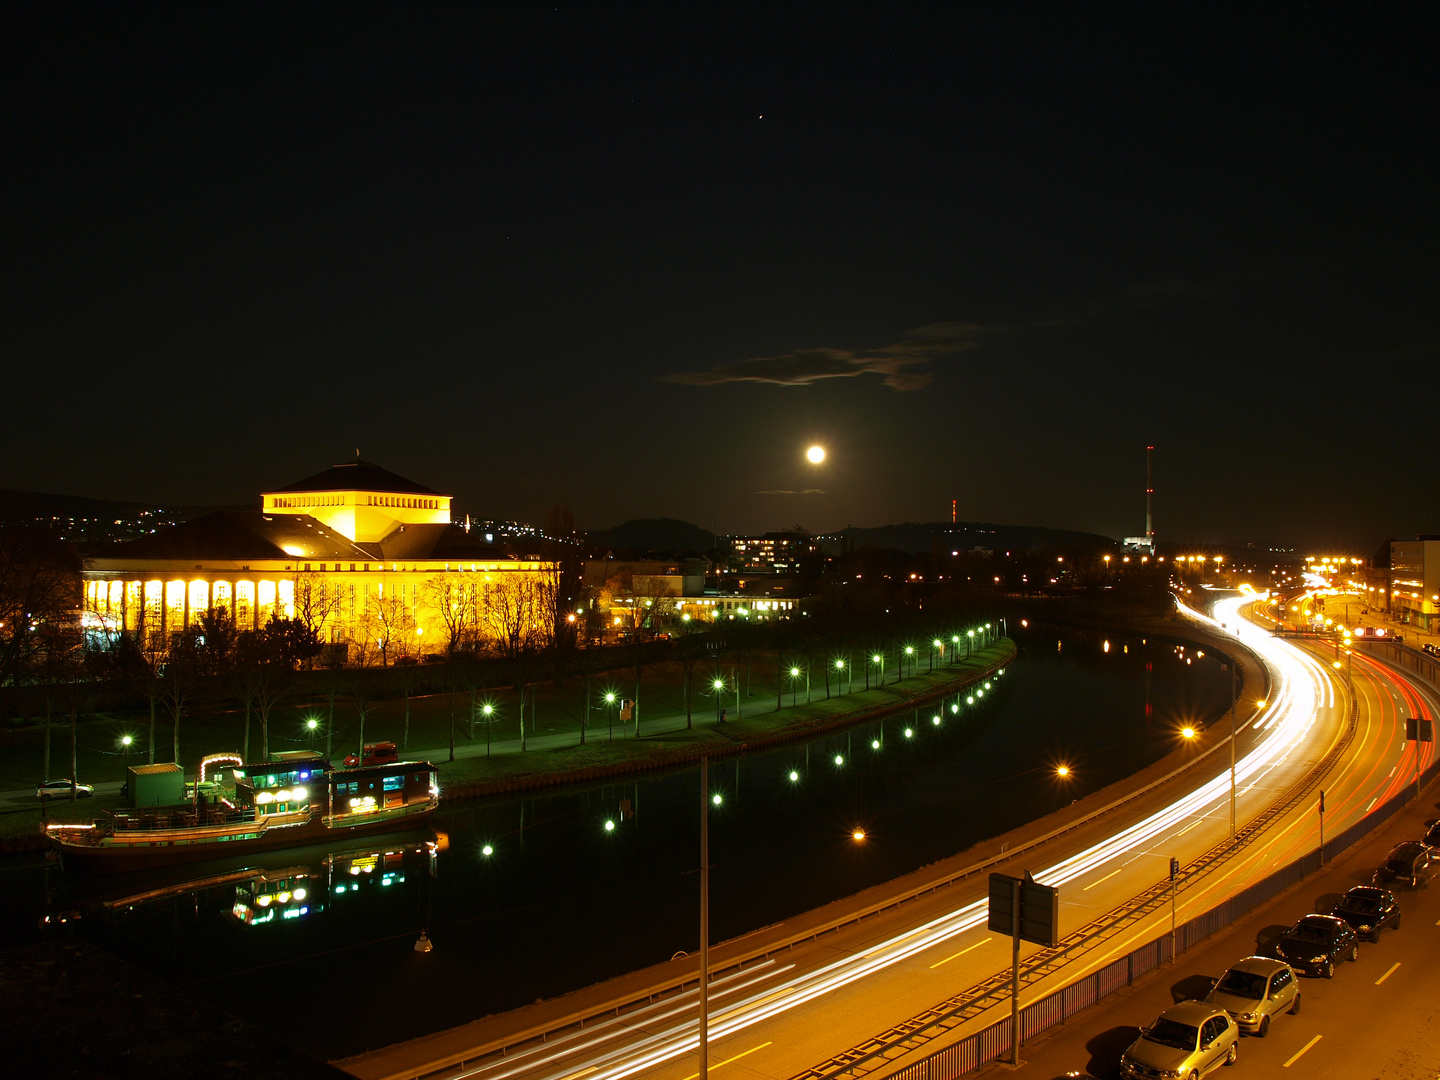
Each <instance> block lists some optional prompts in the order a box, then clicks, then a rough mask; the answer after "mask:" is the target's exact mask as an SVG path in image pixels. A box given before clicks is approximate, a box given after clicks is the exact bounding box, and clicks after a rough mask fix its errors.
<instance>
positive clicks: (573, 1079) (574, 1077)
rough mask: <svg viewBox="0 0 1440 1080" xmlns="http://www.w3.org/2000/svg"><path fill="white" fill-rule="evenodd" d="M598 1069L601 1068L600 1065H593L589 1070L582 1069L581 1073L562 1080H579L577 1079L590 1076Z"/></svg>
mask: <svg viewBox="0 0 1440 1080" xmlns="http://www.w3.org/2000/svg"><path fill="white" fill-rule="evenodd" d="M598 1068H600V1066H599V1065H591V1066H590V1067H589V1068H588V1069H581V1070H580V1071H579V1072H573V1073H571V1074H570V1075H569V1076H566V1077H562V1080H577V1077H581V1076H589V1075H590V1074H591V1073H592V1072H594V1071H595V1070H596V1069H598Z"/></svg>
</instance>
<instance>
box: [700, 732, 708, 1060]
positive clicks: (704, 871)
mask: <svg viewBox="0 0 1440 1080" xmlns="http://www.w3.org/2000/svg"><path fill="white" fill-rule="evenodd" d="M709 789H710V758H709V757H708V756H706V755H704V754H702V755H701V756H700V1072H699V1074H698V1080H708V1076H709V1069H710V1064H709V1057H710V1047H709V1040H710V790H709Z"/></svg>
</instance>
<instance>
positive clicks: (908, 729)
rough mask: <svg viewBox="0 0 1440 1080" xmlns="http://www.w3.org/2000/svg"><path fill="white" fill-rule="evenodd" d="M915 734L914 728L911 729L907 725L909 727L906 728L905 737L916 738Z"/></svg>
mask: <svg viewBox="0 0 1440 1080" xmlns="http://www.w3.org/2000/svg"><path fill="white" fill-rule="evenodd" d="M914 736H915V732H914V731H913V730H912V729H910V728H908V727H907V728H906V729H905V738H907V739H910V738H914Z"/></svg>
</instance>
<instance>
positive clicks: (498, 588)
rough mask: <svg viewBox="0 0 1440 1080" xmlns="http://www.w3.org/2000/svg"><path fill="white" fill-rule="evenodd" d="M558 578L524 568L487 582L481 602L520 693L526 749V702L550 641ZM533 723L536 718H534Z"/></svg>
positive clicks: (483, 615)
mask: <svg viewBox="0 0 1440 1080" xmlns="http://www.w3.org/2000/svg"><path fill="white" fill-rule="evenodd" d="M554 589H555V581H554V579H553V576H551V575H543V574H534V573H528V572H524V571H520V572H513V573H507V574H504V575H502V576H501V577H500V578H499V580H497V581H492V582H490V583H488V584H486V586H485V588H484V592H483V603H482V605H481V609H480V611H481V619H482V621H483V623H484V626H485V628H486V630H487V631H489V636H490V637H491V639H492V641H493V643H494V647H495V650H496V652H497V653H499V654H500V656H501V658H502V659H503V660H504V661H505V664H506V667H507V668H508V669H509V671H510V675H511V678H512V681H513V683H514V686H515V689H516V691H517V692H518V693H519V695H520V715H519V720H520V749H521V750H522V751H523V750H525V749H526V748H527V745H528V744H527V742H526V736H525V705H526V703H527V701H529V702H530V704H531V706H532V712H533V704H534V701H533V695H532V694H531V693H530V684H531V681H532V676H533V674H534V666H535V660H536V657H537V656H538V654H539V652H540V650H541V649H543V648H545V646H546V645H548V644H549V643H550V640H551V637H550V634H551V631H552V628H553V626H552V623H551V620H550V615H551V613H552V612H553V609H554V602H555V601H554ZM531 725H532V727H533V725H534V717H533V715H532V717H531Z"/></svg>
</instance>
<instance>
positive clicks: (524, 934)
mask: <svg viewBox="0 0 1440 1080" xmlns="http://www.w3.org/2000/svg"><path fill="white" fill-rule="evenodd" d="M1106 640H1107V635H1094V636H1087V635H1083V634H1076V633H1074V632H1064V633H1061V632H1056V631H1054V630H1050V629H1047V628H1044V627H1034V626H1032V627H1031V628H1029V629H1028V630H1027V631H1025V632H1024V634H1023V636H1022V637H1021V638H1020V639H1019V642H1020V645H1021V653H1020V656H1019V657H1018V659H1017V660H1016V662H1015V663H1014V664H1013V665H1012V666H1011V668H1010V669H1009V670H1008V671H1007V672H1006V673H1005V675H1004V676H1002V677H999V678H996V679H993V680H992V686H991V688H990V690H989V691H988V692H987V693H986V694H985V695H984V696H983V697H977V699H976V702H975V704H973V705H972V704H967V703H966V701H965V698H966V697H969V696H970V695H969V694H968V693H967V695H965V696H964V697H962V698H960V699H959V700H958V701H953V700H952V701H947V702H945V703H941V704H939V705H936V706H932V707H927V708H925V709H923V710H911V711H907V712H904V713H901V714H898V715H896V716H892V717H890V718H887V719H886V720H885V721H884V722H883V723H876V724H871V725H866V726H863V727H857V728H854V729H852V730H850V731H847V732H842V733H839V734H833V735H830V736H827V737H824V738H821V739H817V740H815V741H814V742H811V743H809V744H807V745H796V746H791V747H786V748H783V749H779V750H775V751H772V752H769V753H765V754H757V755H754V756H748V757H736V758H732V759H726V760H721V761H717V762H714V763H713V764H712V765H711V768H710V784H711V789H712V791H714V792H715V793H716V794H718V795H719V796H720V802H719V804H718V805H717V806H714V807H713V808H712V811H711V823H712V824H711V834H710V836H711V859H712V864H713V867H714V869H713V872H712V875H711V889H712V893H711V928H712V935H713V938H714V940H716V941H719V940H724V939H725V938H729V937H734V936H737V935H739V934H743V933H747V932H749V931H751V930H754V929H757V928H759V927H761V926H765V925H769V924H771V923H774V922H777V921H780V920H783V919H785V918H787V917H790V916H793V915H795V914H797V913H799V912H802V911H805V910H808V909H810V908H812V907H816V906H818V905H820V904H823V903H826V902H828V901H831V900H834V899H837V898H839V897H843V896H846V895H849V894H851V893H854V892H857V891H859V890H861V889H863V888H866V887H868V886H870V885H873V884H877V883H879V882H882V881H885V880H887V879H889V878H892V877H895V876H897V875H899V874H903V873H906V872H908V871H910V870H913V869H915V868H917V867H920V866H923V865H925V864H927V863H930V862H934V861H936V860H938V859H941V858H945V857H947V856H949V855H953V854H955V853H956V852H958V851H962V850H964V849H966V848H968V847H970V846H971V845H973V844H976V843H978V842H980V841H982V840H984V839H986V838H988V837H992V836H997V835H999V834H1001V833H1004V832H1006V831H1008V830H1009V829H1011V828H1014V827H1016V826H1018V825H1020V824H1023V823H1024V822H1025V821H1027V820H1032V819H1034V818H1036V817H1039V816H1042V815H1043V814H1045V813H1047V812H1049V811H1051V810H1053V809H1057V808H1059V807H1061V806H1064V805H1065V804H1067V803H1069V802H1070V801H1072V800H1073V799H1075V798H1078V797H1081V796H1083V795H1085V794H1086V793H1088V792H1091V791H1094V790H1096V789H1098V788H1100V787H1103V786H1104V785H1106V784H1108V783H1110V782H1112V781H1114V780H1116V779H1119V778H1121V777H1123V776H1126V775H1128V774H1130V773H1132V772H1135V771H1136V770H1138V769H1140V768H1143V767H1144V766H1145V765H1147V764H1149V763H1150V762H1152V761H1154V760H1156V759H1157V758H1159V757H1161V756H1163V755H1164V754H1165V753H1167V752H1169V751H1170V750H1171V749H1173V748H1174V746H1175V744H1176V735H1175V732H1176V729H1177V728H1179V727H1180V726H1181V725H1182V724H1183V723H1194V722H1201V723H1203V722H1204V720H1205V719H1206V718H1213V717H1215V716H1217V715H1219V714H1220V713H1221V712H1222V711H1223V710H1224V708H1226V707H1227V706H1228V704H1229V686H1230V683H1229V677H1228V675H1227V674H1224V673H1222V672H1221V670H1220V661H1219V660H1218V659H1217V658H1215V657H1213V656H1210V657H1206V658H1204V659H1203V660H1202V659H1200V658H1198V657H1196V656H1195V655H1194V652H1193V651H1192V650H1187V651H1186V652H1185V654H1184V655H1182V654H1181V653H1180V651H1179V650H1177V649H1176V648H1175V647H1174V645H1173V644H1166V643H1162V642H1160V641H1157V640H1155V639H1151V640H1150V641H1149V642H1148V643H1147V644H1141V641H1140V639H1139V638H1138V637H1135V638H1129V639H1126V638H1121V637H1120V636H1118V635H1115V634H1110V635H1108V641H1109V645H1110V647H1109V649H1108V650H1107V649H1106V648H1105V643H1106ZM1187 661H1189V663H1187ZM952 704H958V705H959V709H958V711H952V709H951V708H950V706H951V705H952ZM936 716H939V717H940V723H939V724H936V723H935V722H934V720H935V717H936ZM907 729H909V731H910V732H911V734H910V735H909V736H908V737H907V736H906V734H905V732H906V730H907ZM1062 764H1063V765H1065V766H1066V767H1067V768H1068V769H1069V770H1070V775H1069V776H1068V777H1066V778H1064V779H1062V778H1060V777H1059V776H1058V775H1057V767H1058V766H1060V765H1062ZM442 784H443V769H442ZM696 785H697V778H696V770H695V769H688V770H685V771H682V772H678V773H674V774H670V775H664V776H651V777H645V778H643V779H639V780H635V781H630V782H626V783H621V784H611V785H604V786H598V787H594V788H589V789H585V790H578V791H563V792H556V793H548V794H541V795H535V796H532V797H527V798H509V799H504V800H494V801H488V802H474V803H469V804H462V805H457V806H454V807H448V808H446V809H445V810H443V811H442V813H441V814H440V815H438V816H437V818H436V822H435V826H436V829H438V830H440V831H441V832H442V833H443V834H444V840H445V844H444V845H441V844H436V843H433V842H430V841H433V840H434V836H433V834H425V835H419V834H416V835H411V836H408V837H404V838H391V839H389V840H387V841H386V842H384V843H381V842H379V841H371V842H368V843H369V846H368V847H364V848H355V847H353V846H352V847H350V848H348V849H339V850H335V851H330V852H326V851H324V850H319V849H307V850H304V851H300V852H292V853H283V852H282V853H276V854H274V855H271V856H269V857H267V858H266V859H265V860H264V861H263V863H261V864H259V865H258V866H251V867H246V868H238V867H237V868H233V869H227V870H225V871H223V872H221V873H217V872H215V871H214V870H213V869H212V870H209V871H208V872H207V874H206V877H207V878H208V879H209V880H207V881H206V882H205V883H204V884H203V886H197V885H196V883H195V882H193V881H190V882H186V881H182V880H173V879H171V880H165V881H159V882H156V881H140V882H135V881H125V882H114V881H112V882H108V883H107V882H104V881H91V882H71V881H66V880H65V879H64V877H63V875H62V874H61V873H60V872H59V871H58V870H56V869H54V868H47V867H42V866H39V865H35V866H32V867H30V868H28V869H24V870H16V871H14V872H13V873H12V876H16V875H18V876H20V877H22V878H24V879H25V881H26V885H27V887H26V888H24V889H22V890H20V892H19V893H18V894H17V893H12V894H11V901H10V902H9V903H8V904H7V905H6V906H5V908H4V909H3V911H4V916H3V917H4V921H5V923H6V924H8V925H7V929H8V928H14V929H15V930H17V931H19V930H22V928H29V929H31V930H32V932H33V928H34V927H35V926H36V925H40V924H41V923H42V920H43V919H44V918H45V917H46V915H47V913H48V915H49V917H50V918H51V919H52V923H51V924H50V925H49V926H48V927H47V928H46V930H45V932H47V933H66V932H78V933H81V934H83V935H85V936H86V937H88V938H90V939H91V940H94V941H97V942H99V943H101V944H104V945H105V946H107V947H108V948H110V949H112V950H113V951H114V952H116V953H118V954H120V955H122V956H124V957H125V958H127V959H129V960H131V961H132V962H135V963H137V964H139V965H141V966H143V967H145V968H147V969H148V970H151V971H153V972H155V973H157V974H159V975H161V976H162V977H165V978H168V979H171V980H172V981H175V982H177V983H180V984H182V985H188V986H192V987H193V988H194V990H195V992H197V993H200V994H202V995H204V996H206V997H208V998H210V999H211V1000H214V1001H216V1002H217V1003H218V1004H220V1005H222V1006H223V1007H224V1008H226V1009H228V1010H230V1011H232V1012H235V1013H238V1014H240V1015H242V1016H245V1017H246V1018H247V1019H250V1020H253V1021H255V1022H256V1023H258V1024H260V1025H262V1026H265V1027H269V1028H271V1029H272V1030H275V1031H277V1032H278V1033H279V1034H281V1035H282V1036H284V1037H286V1038H289V1039H290V1040H291V1041H292V1042H294V1043H295V1044H296V1045H298V1046H304V1047H306V1048H307V1049H308V1050H309V1051H311V1052H312V1053H315V1054H318V1055H320V1056H322V1057H332V1058H333V1057H339V1056H343V1055H348V1054H353V1053H358V1052H359V1051H361V1050H363V1049H365V1048H367V1047H374V1046H380V1045H384V1044H387V1043H390V1042H394V1041H397V1040H399V1039H404V1038H410V1037H413V1036H415V1035H419V1034H423V1033H426V1032H429V1031H434V1030H438V1029H441V1028H444V1027H448V1026H451V1025H454V1024H460V1023H464V1022H466V1021H469V1020H473V1019H475V1018H476V1017H479V1016H483V1015H485V1014H487V1013H493V1012H499V1011H503V1010H505V1009H508V1008H513V1007H516V1006H518V1005H522V1004H525V1003H527V1002H530V1001H534V1000H535V999H536V998H541V997H545V998H548V997H553V996H556V995H558V994H562V993H565V992H566V991H569V990H573V989H577V988H579V987H583V986H586V985H589V984H590V983H592V982H595V981H598V980H601V979H604V978H608V977H611V976H614V975H617V974H621V973H623V972H625V971H629V970H633V969H635V968H638V967H642V966H645V965H647V964H651V963H656V962H659V961H662V960H665V959H668V958H669V957H670V956H671V955H673V954H674V953H676V952H677V951H680V950H684V951H687V952H688V951H693V950H694V948H695V945H696V923H697V919H696V907H697V903H696V895H697V893H696V890H697V888H698V874H697V873H696V863H697V860H698V824H699V823H698V794H697V790H698V789H697V786H696ZM607 822H609V823H611V826H612V827H611V828H608V829H607V828H606V823H607ZM857 832H860V833H863V840H857V839H856V838H855V834H856V833H857ZM442 846H444V847H445V849H444V850H440V848H441V847H442ZM487 847H488V848H489V850H490V853H489V854H485V853H484V851H485V849H486V848H487ZM191 873H192V876H193V871H192V872H191ZM226 874H230V875H232V876H230V877H226V876H225V875H226ZM144 893H153V894H154V895H150V896H143V897H141V894H144ZM302 894H303V895H302ZM17 896H18V897H19V899H17ZM137 897H141V898H139V899H137ZM17 905H18V906H17ZM77 912H78V913H80V915H81V917H80V918H79V919H78V921H75V920H73V915H74V913H77ZM62 916H64V917H67V918H71V919H72V921H70V922H68V923H66V925H65V926H63V927H61V926H58V925H57V922H56V921H57V920H58V919H59V918H60V917H62ZM421 928H425V929H427V930H428V935H429V937H430V939H431V940H432V941H433V943H434V951H433V952H431V953H428V954H417V953H416V952H415V951H414V948H413V945H414V942H415V940H416V938H417V936H418V934H419V931H420V930H421ZM284 987H313V988H317V990H318V993H317V994H316V995H309V994H308V993H307V994H306V995H302V996H303V998H304V1000H305V1002H306V1004H305V1007H304V1008H296V1009H275V1008H273V1007H272V1006H271V1004H270V1003H273V1002H275V1001H276V1000H279V998H277V997H276V996H275V995H274V994H272V993H270V992H269V990H268V989H267V988H271V989H274V990H279V989H281V988H284ZM285 996H286V995H281V997H285ZM297 1000H298V999H297Z"/></svg>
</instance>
